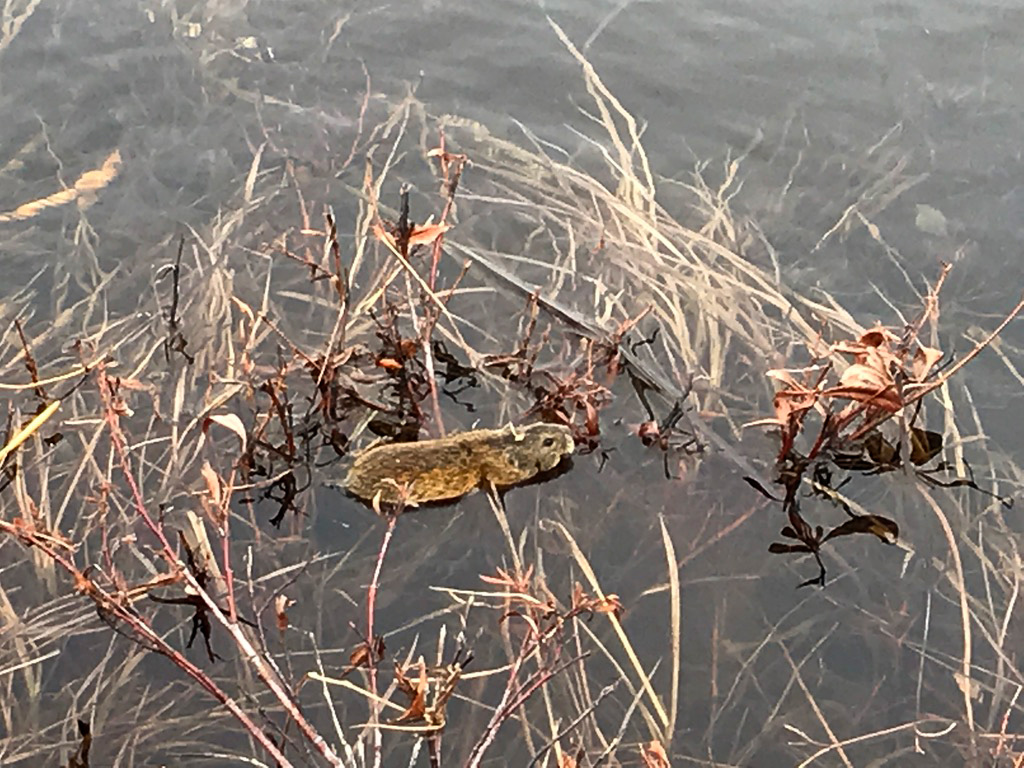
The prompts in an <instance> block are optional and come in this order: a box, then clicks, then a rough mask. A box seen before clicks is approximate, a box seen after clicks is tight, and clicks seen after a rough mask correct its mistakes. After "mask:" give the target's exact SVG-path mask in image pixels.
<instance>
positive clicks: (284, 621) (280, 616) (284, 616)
mask: <svg viewBox="0 0 1024 768" xmlns="http://www.w3.org/2000/svg"><path fill="white" fill-rule="evenodd" d="M293 605H295V601H294V600H291V599H289V598H287V597H285V596H284V595H278V596H277V597H276V598H275V599H274V613H276V614H277V630H278V632H284V631H285V630H286V629H288V625H289V621H288V608H289V607H291V606H293Z"/></svg>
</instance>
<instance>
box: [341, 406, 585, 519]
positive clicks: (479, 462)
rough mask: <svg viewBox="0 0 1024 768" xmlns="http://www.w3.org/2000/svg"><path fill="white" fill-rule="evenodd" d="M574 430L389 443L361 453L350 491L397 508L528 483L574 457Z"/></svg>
mask: <svg viewBox="0 0 1024 768" xmlns="http://www.w3.org/2000/svg"><path fill="white" fill-rule="evenodd" d="M573 445H574V444H573V439H572V431H571V430H570V429H569V428H568V427H564V426H561V425H559V424H529V425H527V426H523V427H515V426H512V425H511V424H510V425H508V426H506V427H502V428H501V429H474V430H471V431H468V432H459V433H455V434H451V435H448V436H447V437H442V438H439V439H436V440H421V441H418V442H414V443H389V444H387V445H381V446H377V447H374V448H369V449H367V450H365V451H363V452H362V453H360V454H358V455H357V456H356V458H355V461H354V462H353V463H352V466H351V468H350V469H349V471H348V475H347V476H346V478H345V483H344V485H345V489H346V490H347V491H348V492H349V493H350V494H352V495H353V496H356V497H358V498H360V499H363V500H364V501H367V502H372V501H373V500H374V499H375V498H377V495H378V494H380V496H379V500H380V501H382V502H387V503H392V504H393V503H397V502H399V501H400V500H401V499H402V491H403V490H404V491H405V498H404V500H405V502H406V503H413V504H419V503H425V502H434V501H447V500H451V499H456V498H458V497H460V496H464V495H465V494H467V493H470V492H472V491H474V490H476V489H477V488H480V487H486V485H487V484H488V483H494V485H496V486H498V487H499V488H504V487H509V486H513V485H517V484H519V483H523V482H526V481H528V480H530V479H532V478H534V477H536V476H537V475H538V474H540V473H542V472H547V471H549V470H552V469H554V468H555V467H557V466H558V464H559V463H560V462H561V461H562V459H563V458H565V457H566V456H568V455H570V454H571V453H572V452H573Z"/></svg>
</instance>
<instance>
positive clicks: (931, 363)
mask: <svg viewBox="0 0 1024 768" xmlns="http://www.w3.org/2000/svg"><path fill="white" fill-rule="evenodd" d="M943 356H944V355H943V352H942V350H941V349H936V348H935V347H925V346H918V348H917V351H916V352H915V353H914V363H913V373H914V381H924V380H925V379H926V378H927V377H928V374H929V373H931V370H932V368H934V367H935V365H936V364H937V363H938V362H939V360H941V359H942V358H943Z"/></svg>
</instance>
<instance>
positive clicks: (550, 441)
mask: <svg viewBox="0 0 1024 768" xmlns="http://www.w3.org/2000/svg"><path fill="white" fill-rule="evenodd" d="M554 444H555V438H553V437H545V438H544V442H543V443H541V445H543V446H544V447H545V448H550V447H551V446H552V445H554Z"/></svg>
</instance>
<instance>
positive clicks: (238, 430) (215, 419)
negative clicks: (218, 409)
mask: <svg viewBox="0 0 1024 768" xmlns="http://www.w3.org/2000/svg"><path fill="white" fill-rule="evenodd" d="M211 423H212V424H220V425H221V426H222V427H224V428H225V429H230V430H231V431H232V432H234V433H235V434H236V435H238V439H239V440H241V441H242V453H245V449H246V432H245V425H244V424H243V423H242V420H241V419H240V418H238V416H236V415H235V414H233V413H211V414H210V415H209V416H207V417H206V421H205V422H204V423H203V432H207V431H208V430H209V426H210V424H211Z"/></svg>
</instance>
